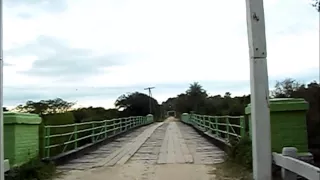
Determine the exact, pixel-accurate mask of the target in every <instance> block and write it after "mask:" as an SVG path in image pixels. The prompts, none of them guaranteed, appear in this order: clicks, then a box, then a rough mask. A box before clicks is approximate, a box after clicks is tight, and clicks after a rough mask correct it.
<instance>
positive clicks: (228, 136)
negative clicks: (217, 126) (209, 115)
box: [225, 117, 230, 140]
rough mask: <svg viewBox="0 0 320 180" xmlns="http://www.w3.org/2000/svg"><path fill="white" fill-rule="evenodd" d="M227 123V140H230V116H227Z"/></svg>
mask: <svg viewBox="0 0 320 180" xmlns="http://www.w3.org/2000/svg"><path fill="white" fill-rule="evenodd" d="M225 124H226V131H227V140H229V139H230V134H229V131H230V130H229V128H230V127H229V126H230V123H229V118H228V117H226V119H225Z"/></svg>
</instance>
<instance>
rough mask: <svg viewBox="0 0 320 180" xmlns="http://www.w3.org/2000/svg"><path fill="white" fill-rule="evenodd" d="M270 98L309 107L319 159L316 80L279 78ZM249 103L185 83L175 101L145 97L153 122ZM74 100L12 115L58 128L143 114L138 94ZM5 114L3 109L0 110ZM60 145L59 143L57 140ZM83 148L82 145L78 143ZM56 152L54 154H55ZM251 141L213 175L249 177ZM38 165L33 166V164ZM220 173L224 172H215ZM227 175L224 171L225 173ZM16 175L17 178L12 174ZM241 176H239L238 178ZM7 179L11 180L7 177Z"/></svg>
mask: <svg viewBox="0 0 320 180" xmlns="http://www.w3.org/2000/svg"><path fill="white" fill-rule="evenodd" d="M272 98H304V99H305V100H306V101H307V102H308V103H309V111H308V113H307V117H306V118H307V126H308V138H309V148H310V152H312V153H313V154H314V157H315V161H316V162H319V157H320V156H319V155H320V131H318V129H319V128H320V84H319V83H317V82H316V81H314V82H311V83H309V84H307V85H305V84H302V83H299V82H297V81H296V80H293V79H285V80H283V81H279V82H277V83H276V85H275V87H274V89H273V91H272ZM249 103H250V95H243V96H235V97H232V96H231V93H230V92H226V93H225V94H224V95H223V96H221V95H209V94H208V92H207V91H206V90H205V89H204V88H203V87H202V86H201V85H200V84H199V83H197V82H195V83H193V84H190V86H189V88H188V89H187V90H186V91H185V92H183V93H181V94H178V95H177V96H176V97H170V98H168V99H167V100H166V101H165V102H162V103H161V104H159V103H158V102H157V100H155V99H154V98H151V104H152V106H151V107H152V114H153V115H154V118H155V120H157V121H160V120H163V118H164V116H165V114H166V112H167V111H171V110H174V111H176V114H177V117H179V116H180V115H181V114H182V113H185V112H187V113H190V112H192V111H193V112H194V113H197V114H205V115H217V116H221V115H231V116H239V115H244V109H245V107H246V106H247V105H248V104H249ZM74 105H75V103H74V102H68V101H65V100H63V99H61V98H56V99H49V100H41V101H37V102H35V101H28V102H26V103H25V104H22V105H19V106H17V107H16V108H15V109H14V110H13V111H18V112H28V113H35V114H38V115H39V116H41V117H42V119H43V122H42V124H41V126H43V125H58V124H59V125H60V124H69V123H80V122H88V121H100V120H104V119H113V118H120V117H128V116H145V115H147V114H149V96H148V95H146V94H143V93H140V92H133V93H129V94H123V95H121V96H119V98H118V99H117V100H116V101H115V108H111V109H105V108H103V107H87V108H76V109H75V108H73V106H74ZM3 109H4V110H5V111H9V110H8V109H7V108H5V107H4V108H3ZM39 135H40V141H39V144H40V147H39V149H40V154H39V159H41V157H42V154H43V139H42V138H41V137H43V132H42V128H40V131H39ZM61 141H64V140H62V139H61ZM80 143H81V144H85V143H88V142H80ZM57 153H58V151H57ZM251 159H252V157H251V141H250V139H249V138H246V137H244V138H242V139H241V140H240V141H234V142H232V148H230V150H229V151H228V160H227V161H226V163H223V164H221V165H219V166H217V169H216V171H217V173H218V174H219V173H222V172H225V173H227V174H229V175H232V174H235V175H236V176H237V177H240V175H241V174H240V175H239V174H238V175H237V174H236V173H235V172H236V171H239V170H240V169H239V168H240V166H241V168H244V169H241V170H243V172H245V173H244V174H242V175H243V177H244V178H245V177H246V176H247V175H248V177H250V171H251V168H252V164H251ZM35 162H38V163H35ZM221 169H226V171H221V172H219V170H221ZM54 172H55V168H54V164H53V163H48V164H45V163H42V162H40V161H34V162H32V163H31V164H30V163H29V164H26V165H25V166H23V167H20V168H19V169H14V170H12V171H11V172H9V174H10V176H7V180H11V179H12V180H15V179H14V177H19V178H20V179H23V177H24V178H25V179H28V178H29V177H30V179H32V178H33V179H43V178H47V177H52V175H54V174H55V173H54ZM228 172H229V173H228ZM17 174H19V176H18V175H17ZM242 175H241V177H242ZM10 178H11V179H10Z"/></svg>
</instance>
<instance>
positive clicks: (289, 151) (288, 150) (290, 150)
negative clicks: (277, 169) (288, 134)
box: [281, 147, 298, 180]
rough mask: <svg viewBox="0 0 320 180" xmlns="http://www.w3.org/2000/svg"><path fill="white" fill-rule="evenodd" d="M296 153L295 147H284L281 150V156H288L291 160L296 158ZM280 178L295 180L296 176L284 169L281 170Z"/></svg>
mask: <svg viewBox="0 0 320 180" xmlns="http://www.w3.org/2000/svg"><path fill="white" fill-rule="evenodd" d="M297 151H298V150H297V148H295V147H284V148H283V149H282V155H283V156H289V157H292V158H297V157H298V154H297ZM281 176H282V179H283V180H296V179H297V178H298V176H297V174H295V173H294V172H291V171H289V170H286V169H285V168H282V169H281Z"/></svg>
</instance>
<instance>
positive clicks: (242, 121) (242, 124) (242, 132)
mask: <svg viewBox="0 0 320 180" xmlns="http://www.w3.org/2000/svg"><path fill="white" fill-rule="evenodd" d="M240 127H241V128H240V136H241V137H244V136H245V135H246V122H245V119H244V116H241V117H240Z"/></svg>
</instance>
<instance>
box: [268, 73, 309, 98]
mask: <svg viewBox="0 0 320 180" xmlns="http://www.w3.org/2000/svg"><path fill="white" fill-rule="evenodd" d="M301 88H304V84H301V83H299V82H297V81H296V80H294V79H291V78H287V79H284V80H283V81H277V82H276V85H275V89H274V90H273V91H272V93H271V94H272V96H273V97H275V98H290V97H292V96H293V93H294V92H296V91H297V90H299V89H301Z"/></svg>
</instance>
